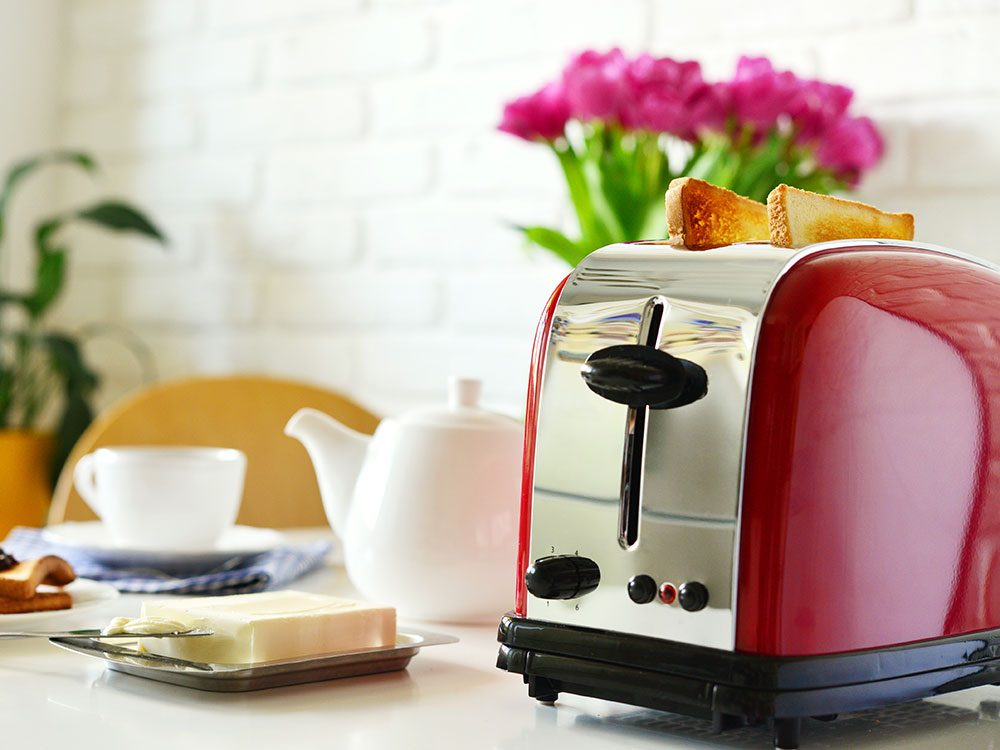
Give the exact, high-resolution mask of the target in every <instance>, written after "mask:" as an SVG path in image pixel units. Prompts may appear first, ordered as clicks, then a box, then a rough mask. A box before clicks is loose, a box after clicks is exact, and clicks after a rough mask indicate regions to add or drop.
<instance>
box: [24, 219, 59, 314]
mask: <svg viewBox="0 0 1000 750" xmlns="http://www.w3.org/2000/svg"><path fill="white" fill-rule="evenodd" d="M62 225H63V219H61V218H55V219H50V220H49V221H44V222H42V223H41V224H39V225H38V226H37V227H36V228H35V250H36V255H37V261H36V265H35V289H34V291H32V292H31V294H28V295H25V296H24V298H23V302H22V303H23V305H24V307H25V309H26V310H27V311H28V314H29V315H31V317H32V318H34V319H36V320H37V319H38V318H40V317H41V315H42V313H44V312H45V311H46V310H47V309H48V307H49V305H51V304H52V303H53V302H54V301H55V299H56V297H58V296H59V292H61V291H62V288H63V283H64V282H65V280H66V251H65V250H64V249H63V248H59V247H52V246H51V245H50V244H49V243H50V241H51V239H52V235H53V234H55V233H56V232H57V231H58V230H59V228H60V227H62Z"/></svg>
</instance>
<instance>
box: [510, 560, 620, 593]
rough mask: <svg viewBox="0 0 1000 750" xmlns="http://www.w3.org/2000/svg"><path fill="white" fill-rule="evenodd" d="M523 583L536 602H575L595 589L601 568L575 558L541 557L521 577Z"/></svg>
mask: <svg viewBox="0 0 1000 750" xmlns="http://www.w3.org/2000/svg"><path fill="white" fill-rule="evenodd" d="M524 582H525V584H527V586H528V591H530V592H531V593H532V595H534V596H537V597H538V598H539V599H575V598H576V597H578V596H583V595H584V594H589V593H590V592H591V591H593V590H594V589H596V588H597V584H599V583H600V582H601V569H600V568H599V567H597V563H595V562H594V561H593V560H591V559H589V558H587V557H579V556H577V555H552V556H550V557H540V558H538V559H537V560H535V562H534V564H533V565H532V566H531V567H530V568H528V571H527V572H526V573H525V574H524Z"/></svg>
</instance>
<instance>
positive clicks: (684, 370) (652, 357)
mask: <svg viewBox="0 0 1000 750" xmlns="http://www.w3.org/2000/svg"><path fill="white" fill-rule="evenodd" d="M580 375H581V376H582V377H583V379H584V381H585V382H586V383H587V386H588V387H589V388H590V390H592V391H593V392H594V393H596V394H597V395H598V396H603V397H604V398H606V399H608V400H609V401H614V402H615V403H617V404H626V405H628V406H632V407H642V406H648V407H649V408H650V409H676V408H677V407H678V406H685V405H687V404H690V403H692V402H694V401H697V400H698V399H700V398H703V397H704V396H705V394H706V393H708V375H707V374H706V373H705V370H704V368H703V367H701V366H700V365H697V364H695V363H694V362H690V361H688V360H686V359H681V358H680V357H675V356H673V355H671V354H667V353H666V352H663V351H660V350H659V349H657V348H656V347H653V346H644V345H642V344H619V345H616V346H608V347H605V348H604V349H598V350H597V351H596V352H594V353H593V354H591V355H590V356H589V357H588V358H587V361H586V362H585V363H584V364H583V367H582V368H581V369H580Z"/></svg>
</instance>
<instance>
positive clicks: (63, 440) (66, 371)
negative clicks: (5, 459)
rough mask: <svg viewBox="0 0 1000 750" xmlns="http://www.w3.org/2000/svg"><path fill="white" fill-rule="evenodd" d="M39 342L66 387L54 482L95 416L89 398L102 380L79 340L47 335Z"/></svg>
mask: <svg viewBox="0 0 1000 750" xmlns="http://www.w3.org/2000/svg"><path fill="white" fill-rule="evenodd" d="M39 343H40V344H41V345H42V346H43V347H44V349H45V350H46V351H47V352H48V355H49V359H50V361H51V363H52V369H53V371H54V372H55V373H56V376H57V377H58V378H59V382H60V384H61V385H62V389H63V409H62V413H61V414H60V416H59V422H58V424H57V426H56V448H55V453H54V456H53V462H52V481H53V482H55V480H56V478H58V476H59V472H60V471H61V469H62V466H63V464H64V463H66V458H67V457H68V456H69V452H70V451H71V450H72V449H73V446H74V445H75V444H76V441H77V440H79V439H80V435H82V434H83V431H84V430H85V429H87V426H88V425H89V424H90V423H91V422H92V421H93V419H94V410H93V408H92V407H91V405H90V399H91V397H92V396H93V393H94V390H95V389H96V388H97V385H98V382H99V380H98V377H97V374H96V373H95V372H94V371H93V370H91V369H90V368H89V367H88V366H87V364H86V363H85V362H84V360H83V355H82V353H81V352H80V347H79V346H78V344H77V343H76V341H74V340H73V339H72V338H70V337H69V336H66V335H63V334H58V333H50V334H45V335H43V336H42V337H41V338H40V340H39Z"/></svg>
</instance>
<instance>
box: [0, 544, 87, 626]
mask: <svg viewBox="0 0 1000 750" xmlns="http://www.w3.org/2000/svg"><path fill="white" fill-rule="evenodd" d="M75 580H76V573H75V572H73V568H72V566H71V565H70V564H69V563H68V562H66V561H65V560H63V559H62V558H61V557H56V556H55V555H45V556H44V557H38V558H35V559H34V560H25V561H24V562H19V563H18V564H17V565H15V566H14V567H12V568H9V569H8V570H5V571H3V572H0V599H30V598H32V597H34V596H35V589H37V588H38V586H39V584H42V583H45V584H48V585H50V586H65V585H66V584H67V583H72V582H73V581H75ZM67 596H68V595H67ZM67 606H69V605H67ZM52 609H65V607H52ZM3 611H4V610H2V609H0V612H3ZM22 611H26V612H30V611H33V610H22Z"/></svg>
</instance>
